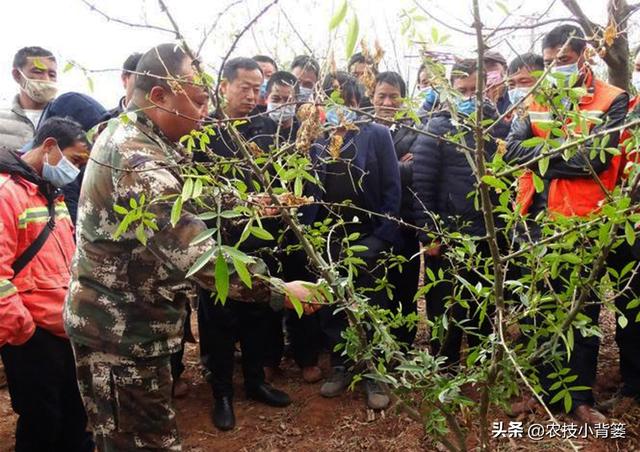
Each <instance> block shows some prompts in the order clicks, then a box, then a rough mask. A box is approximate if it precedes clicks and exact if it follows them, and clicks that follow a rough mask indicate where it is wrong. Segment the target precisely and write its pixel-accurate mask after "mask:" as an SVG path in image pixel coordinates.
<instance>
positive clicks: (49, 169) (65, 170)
mask: <svg viewBox="0 0 640 452" xmlns="http://www.w3.org/2000/svg"><path fill="white" fill-rule="evenodd" d="M78 174H80V169H79V168H77V167H76V166H75V165H74V164H73V163H71V162H70V161H69V160H67V158H66V157H65V156H62V159H61V160H60V161H59V162H58V164H57V165H56V166H52V165H49V158H48V155H47V154H45V156H44V162H43V164H42V178H43V179H44V180H46V181H49V182H50V183H51V184H52V185H53V186H54V187H57V188H61V187H64V186H65V185H67V184H70V183H71V182H73V181H74V180H76V177H78Z"/></svg>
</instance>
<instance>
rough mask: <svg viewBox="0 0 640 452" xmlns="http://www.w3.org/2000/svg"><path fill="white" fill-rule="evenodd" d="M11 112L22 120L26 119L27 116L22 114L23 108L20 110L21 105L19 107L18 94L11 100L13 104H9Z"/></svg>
mask: <svg viewBox="0 0 640 452" xmlns="http://www.w3.org/2000/svg"><path fill="white" fill-rule="evenodd" d="M11 111H12V112H14V113H15V114H17V115H19V116H22V117H24V118H26V117H27V115H26V114H25V113H24V108H22V105H20V94H16V95H15V97H14V98H13V102H12V103H11Z"/></svg>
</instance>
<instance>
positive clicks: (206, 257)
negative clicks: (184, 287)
mask: <svg viewBox="0 0 640 452" xmlns="http://www.w3.org/2000/svg"><path fill="white" fill-rule="evenodd" d="M214 251H215V248H209V249H208V250H207V251H205V252H204V253H202V256H200V257H199V258H198V259H197V260H196V261H195V262H194V263H193V265H192V266H191V268H190V269H189V271H188V272H187V274H186V275H185V278H189V277H190V276H192V275H193V274H195V273H197V272H198V271H199V270H200V269H201V268H202V267H204V266H205V265H206V264H207V263H208V262H209V261H211V256H213V253H214Z"/></svg>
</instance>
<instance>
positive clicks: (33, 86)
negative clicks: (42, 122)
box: [19, 71, 58, 104]
mask: <svg viewBox="0 0 640 452" xmlns="http://www.w3.org/2000/svg"><path fill="white" fill-rule="evenodd" d="M19 72H20V75H22V79H23V83H22V84H21V85H20V89H21V90H22V91H24V93H25V94H26V95H27V96H29V98H30V99H31V100H33V101H34V102H37V103H39V104H46V103H48V102H50V101H51V100H53V98H54V97H56V94H58V85H57V84H56V82H52V81H49V80H38V79H33V78H29V77H27V76H26V75H24V72H22V71H19Z"/></svg>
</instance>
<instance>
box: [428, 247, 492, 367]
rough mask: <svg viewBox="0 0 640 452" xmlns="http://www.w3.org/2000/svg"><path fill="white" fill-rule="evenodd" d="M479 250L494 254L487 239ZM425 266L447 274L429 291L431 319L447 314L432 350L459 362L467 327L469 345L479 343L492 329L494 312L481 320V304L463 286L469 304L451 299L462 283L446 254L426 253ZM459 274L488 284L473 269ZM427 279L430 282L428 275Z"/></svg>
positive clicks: (465, 298) (486, 254) (433, 320)
mask: <svg viewBox="0 0 640 452" xmlns="http://www.w3.org/2000/svg"><path fill="white" fill-rule="evenodd" d="M477 251H478V253H480V254H482V256H485V257H488V256H489V255H490V251H489V246H488V245H487V244H486V243H479V244H478V247H477ZM425 267H426V268H429V269H430V270H431V271H432V272H433V273H434V274H435V275H436V280H439V278H438V273H439V271H440V270H442V272H443V276H444V277H443V280H442V281H441V282H439V283H438V284H436V285H435V286H433V287H432V288H431V290H429V292H427V294H426V305H427V319H429V321H431V322H438V321H439V320H440V321H441V320H442V317H443V316H447V328H446V329H445V328H439V334H435V335H434V334H433V331H432V337H431V352H432V353H433V354H434V355H440V356H444V357H446V358H447V364H449V365H455V364H457V363H458V362H459V361H460V347H461V346H462V338H463V336H464V333H465V331H466V332H467V343H468V345H469V347H476V346H478V345H479V344H480V343H481V342H482V339H483V338H484V337H485V336H487V335H488V334H489V333H491V324H490V322H489V319H488V317H489V316H490V315H491V312H487V315H486V316H485V317H484V319H483V321H481V316H480V309H479V306H478V304H476V303H474V301H473V299H472V296H471V294H469V293H468V292H467V290H466V289H463V291H462V295H461V298H462V299H463V300H466V301H468V303H469V308H466V307H464V306H462V305H461V304H460V303H457V302H450V300H452V297H453V296H454V294H455V293H456V292H459V291H460V287H461V283H459V282H457V281H455V279H454V274H453V269H452V268H451V265H450V263H449V261H448V260H447V259H446V258H444V256H438V257H431V256H426V257H425ZM458 274H459V275H460V277H462V278H464V279H466V280H467V281H468V282H469V283H470V284H471V285H474V286H475V285H476V283H478V282H481V281H482V282H483V284H486V281H484V280H482V279H481V278H480V276H479V275H478V274H476V273H475V272H473V271H472V270H467V269H463V270H460V271H459V272H458ZM426 282H429V279H428V278H427V280H426ZM447 304H449V306H447Z"/></svg>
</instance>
